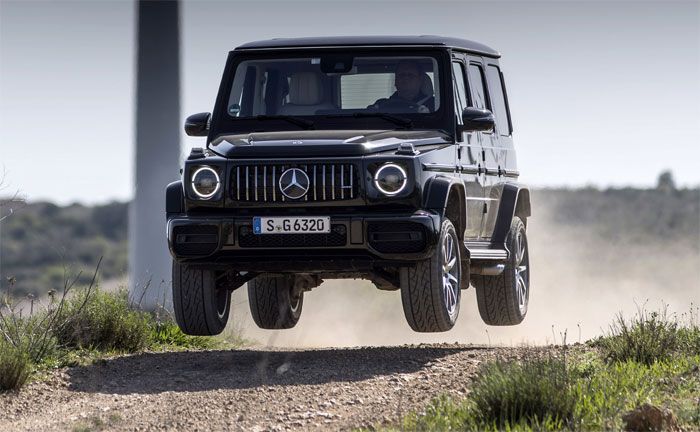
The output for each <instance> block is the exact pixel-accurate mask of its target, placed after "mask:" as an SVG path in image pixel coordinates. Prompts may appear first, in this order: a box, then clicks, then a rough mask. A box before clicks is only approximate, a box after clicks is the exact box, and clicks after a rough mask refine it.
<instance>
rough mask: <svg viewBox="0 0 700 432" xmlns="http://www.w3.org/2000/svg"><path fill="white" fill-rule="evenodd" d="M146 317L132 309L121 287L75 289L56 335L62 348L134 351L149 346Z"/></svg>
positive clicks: (145, 314) (62, 314)
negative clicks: (117, 289)
mask: <svg viewBox="0 0 700 432" xmlns="http://www.w3.org/2000/svg"><path fill="white" fill-rule="evenodd" d="M149 318H150V317H149V316H148V314H147V313H145V312H142V311H138V310H134V309H133V308H132V307H131V305H130V302H129V296H128V292H127V291H126V290H124V289H121V290H119V291H118V292H116V293H108V292H104V291H102V290H100V289H92V290H91V289H84V290H80V291H76V292H75V293H74V295H73V296H72V297H70V298H69V299H68V300H67V301H66V304H65V306H64V307H63V310H62V311H61V317H60V318H59V322H60V323H61V325H58V326H56V328H55V336H56V338H57V340H58V342H59V344H61V345H62V346H64V347H68V348H94V349H98V350H103V351H104V350H115V351H123V352H136V351H139V350H142V349H144V348H146V347H147V346H148V343H149V339H150V327H149V321H150V320H149Z"/></svg>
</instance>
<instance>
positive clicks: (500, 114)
mask: <svg viewBox="0 0 700 432" xmlns="http://www.w3.org/2000/svg"><path fill="white" fill-rule="evenodd" d="M486 77H487V79H488V83H489V95H490V96H491V104H492V105H493V110H494V115H495V116H496V129H497V130H498V133H499V134H501V135H510V133H511V130H510V122H509V121H508V109H507V108H506V98H505V96H504V93H503V81H502V80H501V73H500V71H499V70H498V67H496V66H493V65H489V66H488V67H487V68H486Z"/></svg>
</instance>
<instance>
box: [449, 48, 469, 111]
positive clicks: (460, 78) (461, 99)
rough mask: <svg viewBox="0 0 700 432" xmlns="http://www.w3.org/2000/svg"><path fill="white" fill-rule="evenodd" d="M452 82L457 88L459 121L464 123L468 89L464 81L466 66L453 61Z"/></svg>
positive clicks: (456, 103) (456, 107) (456, 105)
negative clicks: (463, 114) (463, 116)
mask: <svg viewBox="0 0 700 432" xmlns="http://www.w3.org/2000/svg"><path fill="white" fill-rule="evenodd" d="M452 83H453V86H454V89H455V111H456V114H457V121H458V122H459V123H460V124H461V123H462V111H464V108H466V107H467V90H466V85H465V83H464V66H462V64H461V63H458V62H453V63H452Z"/></svg>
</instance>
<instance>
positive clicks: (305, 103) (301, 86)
mask: <svg viewBox="0 0 700 432" xmlns="http://www.w3.org/2000/svg"><path fill="white" fill-rule="evenodd" d="M334 108H335V106H333V104H332V103H330V102H328V101H324V100H323V85H322V82H321V76H320V75H319V74H318V73H316V72H299V73H295V74H294V75H292V76H291V77H290V80H289V102H288V103H286V104H285V105H282V106H281V107H280V110H279V113H280V114H282V115H314V114H315V113H316V111H318V110H330V109H334Z"/></svg>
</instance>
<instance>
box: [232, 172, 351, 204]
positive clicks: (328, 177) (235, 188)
mask: <svg viewBox="0 0 700 432" xmlns="http://www.w3.org/2000/svg"><path fill="white" fill-rule="evenodd" d="M289 168H298V169H300V170H302V171H304V172H305V173H306V175H307V176H308V177H309V190H308V192H307V193H306V194H305V195H304V198H299V199H298V200H292V199H288V198H287V197H285V196H284V194H282V193H281V191H279V184H278V180H279V178H278V175H277V174H278V172H279V174H280V175H282V173H283V172H284V171H285V170H286V169H289ZM234 170H235V172H234ZM356 174H358V172H357V170H356V169H355V165H354V164H352V163H326V162H313V163H303V162H302V163H294V164H280V163H274V162H272V163H265V162H261V163H249V164H240V165H236V166H235V167H232V169H231V177H230V178H231V180H230V185H231V186H230V192H229V194H228V195H229V196H230V197H231V199H232V200H234V201H240V202H251V203H253V202H285V203H288V204H293V203H296V202H298V201H299V202H323V201H338V200H348V199H354V198H355V197H356V196H357V190H356V189H355V188H356V185H357V184H358V182H356V181H355V175H356ZM261 177H262V178H261ZM268 188H269V189H272V191H269V189H268ZM319 188H320V192H319ZM278 192H280V194H279V197H278V196H277V193H278Z"/></svg>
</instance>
